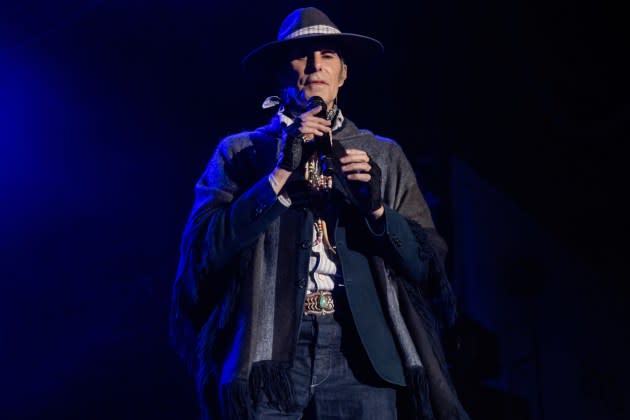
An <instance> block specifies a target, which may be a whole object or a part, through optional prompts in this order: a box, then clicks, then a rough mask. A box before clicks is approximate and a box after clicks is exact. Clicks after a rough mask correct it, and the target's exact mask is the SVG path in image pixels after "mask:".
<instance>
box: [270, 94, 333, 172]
mask: <svg viewBox="0 0 630 420" xmlns="http://www.w3.org/2000/svg"><path fill="white" fill-rule="evenodd" d="M321 109H322V107H321V106H316V107H315V108H313V109H310V110H308V111H306V112H304V113H303V114H301V115H300V116H299V117H297V118H296V119H295V120H294V122H293V124H291V125H290V126H288V127H287V129H286V130H285V131H284V133H283V135H282V150H281V152H280V158H279V159H278V165H277V166H278V167H279V168H282V169H285V170H287V171H289V172H293V171H295V170H296V169H297V168H299V167H300V165H301V164H302V161H303V158H305V156H302V154H303V153H302V152H303V149H304V143H305V142H309V141H312V140H313V139H314V138H315V136H323V135H324V133H328V132H330V124H331V123H330V121H328V120H326V119H325V118H319V117H316V116H315V114H317V113H318V112H319V111H321Z"/></svg>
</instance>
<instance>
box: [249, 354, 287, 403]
mask: <svg viewBox="0 0 630 420" xmlns="http://www.w3.org/2000/svg"><path fill="white" fill-rule="evenodd" d="M249 386H250V392H251V395H252V397H253V400H254V401H255V402H258V401H260V400H261V398H262V396H263V394H264V396H265V397H266V398H267V401H269V403H270V404H271V405H273V406H275V407H276V408H278V409H279V410H281V411H289V410H291V409H292V408H293V407H294V405H295V398H294V393H293V382H292V381H291V378H290V376H289V364H288V363H287V362H275V361H270V360H265V361H260V362H256V363H254V364H253V365H252V369H251V372H250V374H249Z"/></svg>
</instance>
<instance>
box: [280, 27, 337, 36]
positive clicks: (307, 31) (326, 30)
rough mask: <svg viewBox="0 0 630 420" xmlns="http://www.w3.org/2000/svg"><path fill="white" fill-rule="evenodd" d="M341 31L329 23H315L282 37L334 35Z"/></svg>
mask: <svg viewBox="0 0 630 420" xmlns="http://www.w3.org/2000/svg"><path fill="white" fill-rule="evenodd" d="M340 33H341V31H340V30H339V29H337V28H333V27H332V26H328V25H313V26H307V27H305V28H300V29H298V30H297V31H293V32H291V33H290V34H289V35H287V36H285V37H282V38H281V39H293V38H300V37H302V36H310V35H333V34H340Z"/></svg>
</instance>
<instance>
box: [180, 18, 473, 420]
mask: <svg viewBox="0 0 630 420" xmlns="http://www.w3.org/2000/svg"><path fill="white" fill-rule="evenodd" d="M381 52H382V45H381V44H380V42H378V41H377V40H375V39H373V38H369V37H365V36H361V35H356V34H348V33H342V32H341V31H340V30H339V29H338V28H337V27H336V26H335V25H334V24H333V23H332V21H331V20H330V19H329V18H328V16H326V15H325V14H324V13H323V12H321V11H320V10H318V9H315V8H312V7H309V8H302V9H297V10H295V11H294V12H292V13H291V14H289V15H288V16H287V17H286V18H285V20H284V21H283V22H282V24H281V27H280V30H279V33H278V39H277V40H276V41H274V42H270V43H268V44H265V45H263V46H262V47H260V48H258V49H256V50H254V51H253V52H251V53H250V54H248V55H247V56H246V57H245V59H244V65H245V66H246V68H247V69H248V71H251V72H253V73H256V74H260V72H272V73H273V74H275V75H276V76H277V81H279V83H280V86H281V88H282V89H281V95H280V96H279V97H270V98H268V99H267V100H266V101H265V106H277V107H278V112H277V114H276V115H275V116H274V118H273V119H272V121H271V123H270V124H269V125H267V126H264V127H261V128H259V129H257V130H254V131H251V132H244V133H239V134H236V135H233V136H229V137H227V138H225V139H224V140H223V141H222V142H221V143H220V144H219V145H218V147H217V149H216V151H215V153H214V155H213V157H212V159H211V160H210V162H209V164H208V167H207V169H206V172H205V173H204V175H203V176H202V177H201V179H200V180H199V182H198V183H197V186H196V199H195V204H194V207H193V210H192V213H191V215H190V218H189V222H188V225H187V227H186V230H185V232H184V235H183V241H182V250H181V251H182V254H181V261H180V266H179V270H178V276H177V279H176V282H175V284H174V293H173V307H172V321H173V326H172V334H173V339H174V343H175V345H176V346H177V348H178V350H179V351H180V354H181V356H182V357H183V358H184V359H185V360H186V361H187V362H188V364H189V368H190V369H191V371H192V372H194V374H195V375H196V379H197V387H198V390H199V398H200V401H201V405H202V412H203V414H204V417H210V418H226V419H242V418H256V419H268V418H280V417H282V418H295V419H297V418H302V417H303V416H307V417H308V416H313V417H314V418H349V419H376V418H378V419H393V418H397V415H398V416H400V417H401V418H411V417H416V418H423V419H430V418H439V419H465V418H467V415H466V413H465V411H464V410H463V408H462V407H461V405H460V403H459V401H458V399H457V395H456V393H455V391H454V389H453V387H452V385H451V383H450V380H449V375H448V370H447V367H446V364H445V361H444V357H443V354H442V350H441V347H440V339H439V334H438V331H437V322H436V321H435V320H434V316H433V314H432V310H433V309H434V307H435V306H434V305H433V304H432V303H431V302H438V301H441V302H443V303H445V304H446V307H448V308H450V312H449V313H448V316H447V318H448V321H451V322H452V320H453V316H454V311H453V298H452V296H451V293H450V286H449V284H448V280H447V279H446V277H445V274H444V265H443V258H444V253H445V251H446V246H445V244H444V241H443V240H442V239H441V238H440V237H439V235H438V234H437V233H436V231H435V227H434V224H433V221H432V219H431V214H430V211H429V208H428V206H427V204H426V202H425V200H424V198H423V196H422V194H421V192H420V190H419V188H418V186H417V183H416V179H415V175H414V172H413V170H412V168H411V166H410V164H409V162H408V160H407V159H406V158H405V156H404V154H403V152H402V150H401V148H400V147H399V145H398V144H397V143H395V142H394V141H392V140H389V139H385V138H382V137H379V136H375V135H374V134H372V133H371V132H369V131H367V130H360V129H358V128H357V127H356V126H355V125H354V124H353V123H352V122H351V121H350V120H349V119H347V118H346V117H345V116H344V115H343V114H342V112H341V110H340V109H339V108H338V106H337V98H338V94H339V90H340V88H341V87H342V86H343V84H344V82H345V80H346V78H347V77H348V74H349V73H348V63H352V62H353V61H352V60H353V59H354V60H359V59H363V58H369V57H376V56H378V54H380V53H381ZM402 410H407V411H405V414H402Z"/></svg>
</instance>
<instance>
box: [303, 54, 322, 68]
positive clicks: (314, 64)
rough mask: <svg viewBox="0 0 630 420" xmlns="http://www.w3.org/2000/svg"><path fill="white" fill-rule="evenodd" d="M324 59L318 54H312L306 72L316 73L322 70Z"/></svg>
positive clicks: (307, 60)
mask: <svg viewBox="0 0 630 420" xmlns="http://www.w3.org/2000/svg"><path fill="white" fill-rule="evenodd" d="M321 64H322V59H321V56H320V55H319V54H318V53H313V54H310V55H309V56H308V57H307V59H306V72H307V73H315V72H316V71H318V70H319V69H320V68H321Z"/></svg>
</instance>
